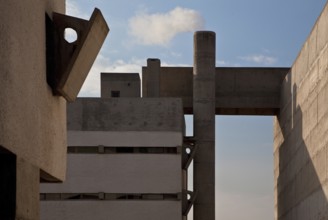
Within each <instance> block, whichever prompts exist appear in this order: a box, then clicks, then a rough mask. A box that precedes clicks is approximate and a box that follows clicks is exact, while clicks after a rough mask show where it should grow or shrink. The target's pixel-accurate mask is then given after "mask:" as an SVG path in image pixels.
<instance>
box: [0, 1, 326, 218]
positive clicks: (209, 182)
mask: <svg viewBox="0 0 328 220" xmlns="http://www.w3.org/2000/svg"><path fill="white" fill-rule="evenodd" d="M1 6H2V7H1V13H0V21H1V25H0V32H1V37H0V48H1V50H0V72H1V74H0V88H1V92H0V170H1V178H0V193H1V196H0V205H1V207H2V208H1V209H0V219H38V218H39V181H40V180H41V181H48V182H49V181H50V182H56V181H57V182H58V181H63V180H64V179H65V171H66V152H67V136H66V134H67V133H66V132H67V131H66V128H65V124H66V113H65V111H66V100H68V101H73V100H74V99H75V97H76V94H77V92H78V90H79V88H80V85H81V84H82V83H83V81H84V78H85V74H87V72H88V67H90V65H91V64H92V59H91V58H90V59H87V61H88V62H82V60H81V57H80V55H79V54H82V55H83V57H84V58H88V56H85V55H86V52H87V54H92V55H95V54H96V53H97V51H98V49H99V48H85V47H84V46H83V42H82V41H83V40H89V39H92V38H88V37H87V36H89V34H92V35H94V34H95V35H97V36H100V35H98V34H99V33H98V32H99V30H105V32H106V31H108V27H107V26H106V25H104V23H103V22H99V20H98V19H100V18H101V17H99V15H100V14H99V12H98V10H96V13H95V14H94V15H95V16H92V19H90V21H85V20H81V19H78V20H76V19H75V18H72V17H69V18H68V17H65V16H64V15H63V14H64V13H65V1H64V0H59V1H58V0H56V1H54V0H48V1H35V0H30V1H18V0H12V1H6V2H1ZM55 18H56V19H57V20H56V19H55ZM55 20H56V21H55ZM95 20H96V21H97V22H95V23H97V24H101V25H102V26H101V27H102V28H99V27H98V28H95V29H93V28H90V29H89V30H90V33H86V32H84V29H83V28H82V26H83V25H81V24H82V23H83V24H87V26H89V24H90V25H92V24H93V22H94V21H95ZM62 22H63V23H62ZM31 24H33V25H31ZM63 24H64V25H63ZM66 25H68V26H72V25H73V26H74V25H76V26H74V27H73V28H75V29H76V30H78V32H79V33H81V34H82V35H83V37H81V36H78V40H77V41H76V42H73V44H68V43H67V42H66V43H65V42H64V40H65V39H63V30H64V28H65V27H66ZM93 27H94V26H93ZM106 27H107V28H106ZM53 28H54V29H53ZM55 33H57V34H58V35H56V34H55ZM101 34H102V36H103V35H104V34H105V33H101ZM58 36H60V37H59V38H58V39H57V37H58ZM54 38H56V39H57V40H55V39H54ZM214 39H215V35H214V33H212V32H197V33H196V34H195V63H194V67H189V68H176V67H161V66H160V60H157V59H149V60H148V64H147V66H146V67H144V68H143V85H142V88H143V90H142V94H143V97H144V98H142V99H141V98H138V97H136V98H120V99H117V98H101V99H81V100H78V102H77V103H75V104H72V105H71V107H69V109H68V112H69V114H73V113H70V112H75V113H74V114H73V116H69V131H68V133H69V134H68V137H69V139H68V146H69V148H68V151H69V166H68V169H69V172H70V171H71V170H72V171H73V172H72V175H69V176H68V178H67V182H66V183H64V184H63V185H57V186H53V185H52V183H49V185H43V186H42V188H41V199H42V200H43V201H42V210H45V211H44V213H42V217H44V216H45V214H48V213H51V212H52V210H53V211H54V213H55V214H53V215H50V217H49V218H55V219H64V218H69V219H73V218H75V217H76V218H78V219H81V218H80V217H81V215H83V216H85V217H87V218H90V219H95V218H97V217H99V218H98V219H101V216H97V215H98V214H99V213H102V212H103V213H106V214H108V215H109V216H110V215H112V216H110V217H111V218H113V219H115V218H118V219H131V218H133V219H135V217H136V216H138V217H140V218H143V217H145V216H146V217H147V218H151V219H160V218H163V219H181V218H184V217H183V215H185V213H186V212H187V211H188V209H189V208H190V205H191V204H193V203H194V220H205V219H206V220H214V218H215V217H214V216H215V210H214V207H215V198H214V194H213V190H214V178H213V174H214V173H215V171H214V163H213V162H214V158H213V152H214V147H213V146H214V140H213V137H212V134H213V129H214V128H213V117H214V115H215V114H224V115H226V114H228V115H273V116H275V123H274V160H275V167H274V181H275V189H274V190H275V219H278V220H296V219H297V220H302V219H304V220H308V219H328V202H327V201H328V195H327V187H328V181H327V180H328V176H327V170H328V162H327V148H328V135H327V133H328V124H327V122H328V105H327V97H328V49H327V48H328V6H327V5H326V6H325V8H324V9H323V12H322V14H321V15H320V17H319V18H318V20H317V22H316V24H315V25H314V27H313V30H312V32H311V34H310V35H309V37H308V39H307V40H306V42H305V43H304V46H303V48H302V49H301V51H300V53H299V55H298V57H297V58H296V60H295V62H294V64H293V65H292V67H291V68H219V67H215V66H214V64H213V59H214V60H215V50H214V45H215V40H214ZM27 42H28V43H27ZM59 42H60V43H59ZM56 43H59V44H60V45H56V46H55V47H52V46H54V44H56ZM63 45H64V46H63ZM65 45H66V46H65ZM87 45H89V46H90V45H94V44H87ZM96 45H97V46H101V43H100V44H99V43H98V44H96ZM62 46H63V47H62ZM58 48H60V49H59V51H58V50H57V49H58ZM74 48H75V49H74ZM52 49H54V50H56V51H52ZM48 53H50V54H48ZM70 53H73V54H75V55H74V56H70ZM53 55H54V57H55V59H54V60H53V58H54V57H53ZM57 56H59V57H57ZM70 57H73V58H72V59H70ZM55 62H59V63H57V65H54V63H55ZM52 67H56V68H55V69H54V68H52ZM57 67H58V69H57ZM66 67H67V68H68V69H66ZM54 70H55V72H53V71H54ZM79 73H83V74H82V75H83V76H81V77H80V75H79ZM128 81H129V82H130V81H131V82H130V84H128V83H127V84H126V85H125V84H124V83H126V82H124V80H123V84H124V85H123V86H125V87H124V88H131V89H133V91H137V86H138V85H137V83H136V82H135V81H134V78H133V79H132V78H131V79H129V80H128ZM104 82H105V79H104ZM110 82H111V81H109V83H110ZM112 88H113V89H112V90H107V91H104V94H105V93H106V96H108V95H109V94H110V96H115V97H117V96H120V97H122V96H125V95H126V96H130V94H136V93H134V92H129V93H126V94H125V93H123V91H122V92H121V91H119V90H118V89H117V88H116V87H114V85H112ZM118 91H119V92H118ZM128 94H129V95H128ZM132 96H133V95H132ZM135 96H137V95H135ZM22 97H24V98H22ZM63 97H64V98H65V99H66V100H65V99H64V98H63ZM104 97H105V95H104ZM146 97H149V98H147V99H146ZM140 103H141V104H140ZM123 112H124V114H123ZM152 112H156V115H155V116H154V115H152V114H153V113H152ZM183 114H194V116H195V118H196V120H195V124H194V128H195V134H194V137H193V138H191V139H189V140H188V141H189V142H190V143H189V144H190V146H189V147H190V148H191V150H192V151H191V153H190V154H188V155H187V154H185V153H184V152H185V151H184V148H185V147H186V146H184V145H185V143H186V140H185V141H184V140H183V135H184V128H183ZM128 115H129V117H127V116H128ZM136 115H137V117H136ZM105 122H106V123H105ZM204 128H210V130H209V131H210V132H208V134H207V133H205V132H204V130H206V129H204ZM127 137H128V138H127ZM130 140H133V141H132V142H130ZM157 140H160V141H161V143H158V142H157ZM132 151H133V152H132ZM193 156H194V158H195V166H194V186H195V187H194V190H195V192H197V196H194V194H191V195H192V196H191V199H189V200H188V201H187V199H186V194H187V192H186V191H185V190H186V179H187V178H186V170H185V169H186V168H187V167H188V164H189V163H190V161H191V159H193ZM106 157H108V158H110V159H109V160H106V159H104V158H106ZM120 157H121V158H120ZM89 159H90V160H92V161H94V163H86V162H85V161H86V160H89ZM70 161H72V162H70ZM125 163H127V164H128V165H131V164H133V165H134V166H126V164H125ZM150 164H151V165H150ZM107 167H110V168H112V169H105V168H107ZM118 167H119V168H121V169H118ZM114 168H115V169H114ZM140 170H144V171H145V172H140ZM96 171H99V172H96ZM100 171H101V172H100ZM119 171H122V172H123V171H124V173H125V174H124V175H122V174H121V173H118V172H119ZM102 172H104V173H105V174H106V175H102ZM145 174H146V175H145ZM159 174H162V175H159ZM74 175H75V176H74ZM135 175H138V176H137V177H136V176H135ZM93 176H94V177H95V178H97V179H96V180H94V179H91V180H90V178H93ZM103 176H106V178H105V179H104V181H101V182H99V181H97V180H98V179H99V178H103ZM107 177H108V178H107ZM110 177H112V178H110ZM140 177H142V178H140ZM131 179H133V182H129V180H131ZM137 180H139V181H140V182H136V181H137ZM115 181H117V182H115ZM87 182H92V184H91V185H90V184H85V183H87ZM153 183H155V184H153ZM109 185H110V186H111V187H109ZM123 190H124V192H122V191H123ZM125 190H126V191H125ZM50 207H52V208H53V209H52V208H51V209H50ZM145 207H147V208H146V209H145ZM116 211H117V212H116ZM42 212H43V211H42ZM58 215H59V216H58ZM61 215H62V216H61ZM54 216H55V217H54ZM106 219H107V218H106Z"/></svg>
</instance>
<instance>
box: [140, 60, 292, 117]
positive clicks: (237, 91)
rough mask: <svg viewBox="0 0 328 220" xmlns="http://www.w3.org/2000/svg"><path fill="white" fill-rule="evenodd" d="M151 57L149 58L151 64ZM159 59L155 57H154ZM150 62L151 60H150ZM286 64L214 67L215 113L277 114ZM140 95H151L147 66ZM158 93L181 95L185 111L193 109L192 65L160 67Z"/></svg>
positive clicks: (160, 94)
mask: <svg viewBox="0 0 328 220" xmlns="http://www.w3.org/2000/svg"><path fill="white" fill-rule="evenodd" d="M153 60H154V59H151V60H148V65H151V63H152V62H154V61H153ZM157 63H158V61H157ZM152 65H153V64H152ZM289 70H290V69H289V68H256V67H216V68H215V96H216V101H215V102H216V104H215V113H216V114H219V115H276V114H277V113H278V112H279V108H280V89H281V84H282V82H283V80H284V78H285V76H286V74H287V73H288V72H289ZM142 71H143V73H142V89H143V97H150V96H152V95H153V94H151V93H150V90H149V89H148V87H151V86H153V85H151V81H150V80H149V77H152V72H151V71H150V67H149V66H147V67H143V69H142ZM157 84H159V85H160V86H159V87H158V88H160V91H159V97H180V98H182V100H183V105H184V112H185V114H192V113H193V102H192V96H193V87H192V85H193V68H192V67H160V80H159V82H157Z"/></svg>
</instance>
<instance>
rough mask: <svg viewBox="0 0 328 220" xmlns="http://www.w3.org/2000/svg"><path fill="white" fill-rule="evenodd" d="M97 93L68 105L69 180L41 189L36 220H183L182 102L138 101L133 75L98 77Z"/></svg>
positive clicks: (159, 99) (168, 100) (184, 205)
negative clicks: (99, 85)
mask: <svg viewBox="0 0 328 220" xmlns="http://www.w3.org/2000/svg"><path fill="white" fill-rule="evenodd" d="M101 87H102V89H101V91H102V92H101V98H79V99H78V100H77V101H76V102H74V103H72V104H69V105H68V109H67V114H68V165H67V166H68V170H67V179H66V181H65V182H64V183H60V184H56V183H46V184H41V191H40V193H41V194H40V195H41V219H44V220H52V219H53V220H54V219H63V220H64V219H82V220H83V219H85V220H86V219H100V220H101V219H113V220H115V219H117V220H132V219H163V220H164V219H165V220H166V219H173V220H181V219H183V218H184V217H183V215H184V214H185V211H186V209H187V208H188V206H187V172H186V170H184V169H183V158H186V153H184V152H185V151H184V146H183V145H184V144H183V140H184V133H185V124H184V115H183V109H182V102H181V100H180V99H178V98H141V97H140V78H139V74H126V75H125V74H105V73H103V74H102V76H101Z"/></svg>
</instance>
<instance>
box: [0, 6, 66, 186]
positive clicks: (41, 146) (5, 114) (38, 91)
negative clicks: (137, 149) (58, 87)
mask: <svg viewBox="0 0 328 220" xmlns="http://www.w3.org/2000/svg"><path fill="white" fill-rule="evenodd" d="M0 5H1V7H0V33H1V35H0V73H1V74H0V145H1V146H3V147H4V148H6V149H8V150H9V151H11V152H13V153H14V154H16V155H17V157H20V158H23V159H24V160H26V162H28V163H31V164H33V165H34V166H36V167H40V169H41V171H42V173H43V174H48V175H46V176H47V177H49V178H50V179H52V180H54V179H56V180H63V179H64V178H65V167H66V114H65V111H66V101H65V100H64V99H63V98H61V97H58V96H57V97H56V96H53V94H52V90H51V88H50V87H49V86H48V84H47V81H46V30H45V28H46V26H45V14H46V13H48V14H49V15H50V16H51V14H52V12H53V11H56V12H59V13H64V12H65V1H64V0H59V1H58V0H48V1H40V0H31V1H19V0H12V1H5V0H1V1H0Z"/></svg>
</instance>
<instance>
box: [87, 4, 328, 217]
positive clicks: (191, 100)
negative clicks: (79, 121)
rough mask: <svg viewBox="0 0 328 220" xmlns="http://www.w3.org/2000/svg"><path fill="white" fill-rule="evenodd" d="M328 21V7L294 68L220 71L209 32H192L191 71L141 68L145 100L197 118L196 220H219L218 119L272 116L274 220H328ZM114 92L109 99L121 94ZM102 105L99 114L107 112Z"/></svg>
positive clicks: (154, 62)
mask: <svg viewBox="0 0 328 220" xmlns="http://www.w3.org/2000/svg"><path fill="white" fill-rule="evenodd" d="M327 21H328V5H326V6H325V8H324V9H323V12H322V14H321V15H320V17H319V18H318V20H317V22H316V24H315V25H314V28H313V30H312V32H311V34H310V35H309V37H308V39H307V40H306V42H305V43H304V46H303V48H302V49H301V51H300V53H299V55H298V57H297V58H296V60H295V62H294V64H293V65H292V67H291V68H220V67H215V66H214V63H213V60H215V49H214V48H215V47H214V45H215V34H214V33H212V32H197V33H196V34H195V38H194V43H195V45H194V48H195V49H194V51H195V52H194V58H195V59H194V67H162V66H161V64H160V60H158V59H149V60H148V61H147V66H145V67H143V69H142V77H143V78H142V82H143V84H142V94H143V99H145V98H147V97H148V98H152V99H154V100H162V99H163V100H167V99H170V100H172V98H177V101H178V100H180V101H181V102H182V108H183V113H182V114H194V117H195V118H196V120H194V129H195V131H194V137H192V138H191V139H190V140H191V142H192V143H193V145H192V146H193V147H192V153H191V154H190V155H187V158H188V160H187V161H190V159H193V158H194V180H193V181H194V191H195V194H193V195H196V196H193V197H192V199H191V200H189V201H188V202H187V203H189V204H193V205H194V207H193V208H194V220H205V219H206V220H214V219H215V210H214V207H215V198H214V193H213V192H214V191H213V190H214V184H215V183H214V175H213V174H214V173H215V171H214V163H213V162H214V158H213V155H214V147H213V146H214V139H213V136H212V131H214V127H213V117H214V116H215V114H219V115H272V116H274V117H275V122H274V149H273V151H274V184H275V188H274V195H275V196H274V200H275V219H277V220H302V219H304V220H308V219H328V202H327V201H328V195H327V186H328V185H327V183H328V181H327V178H328V176H327V170H328V163H327V152H328V151H327V149H328V138H327V137H328V136H327V132H328V124H327V122H328V105H327V97H328V67H327V66H328V49H327V48H328V46H327V45H328V25H327ZM113 88H114V87H113ZM115 89H116V88H115ZM109 91H110V90H108V91H107V92H106V93H107V95H108V94H111V96H117V92H116V93H115V92H114V93H112V92H109ZM113 91H116V90H113ZM119 94H121V93H119ZM122 94H123V93H122ZM143 99H140V100H143ZM112 100H115V99H114V98H113V99H112ZM117 100H119V99H117ZM122 100H123V99H122ZM136 105H137V104H136ZM103 106H104V107H105V106H106V105H103ZM98 107H99V106H98ZM98 107H97V108H94V109H106V108H101V107H99V108H98ZM168 110H169V109H168ZM94 111H96V110H94ZM118 115H120V114H118ZM181 117H182V116H181ZM95 118H97V117H95ZM95 118H92V121H94V120H95ZM102 122H103V121H102ZM98 123H100V122H99V120H98ZM113 123H115V122H113ZM83 124H85V123H83ZM86 124H87V123H86ZM146 125H148V123H147V124H146ZM146 125H145V126H146ZM116 126H118V124H116ZM139 126H140V128H142V129H144V128H145V127H142V124H140V125H139ZM118 127H120V126H118ZM155 127H156V126H155ZM99 128H101V126H99ZM204 128H209V129H204ZM101 129H103V128H101ZM204 130H206V131H210V132H208V133H205V132H204ZM123 143H124V142H123ZM100 149H101V151H103V150H102V149H103V148H100ZM182 152H183V151H182ZM184 157H185V156H184ZM183 160H184V159H182V161H183ZM186 164H188V162H187V163H186ZM183 167H184V166H183ZM154 175H155V174H154ZM182 176H183V175H182ZM182 189H184V188H182ZM100 197H101V198H103V196H102V194H101V196H100ZM187 203H186V204H187ZM154 204H155V203H154ZM182 206H184V205H183V203H182ZM189 207H190V206H189ZM156 219H158V218H156Z"/></svg>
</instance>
